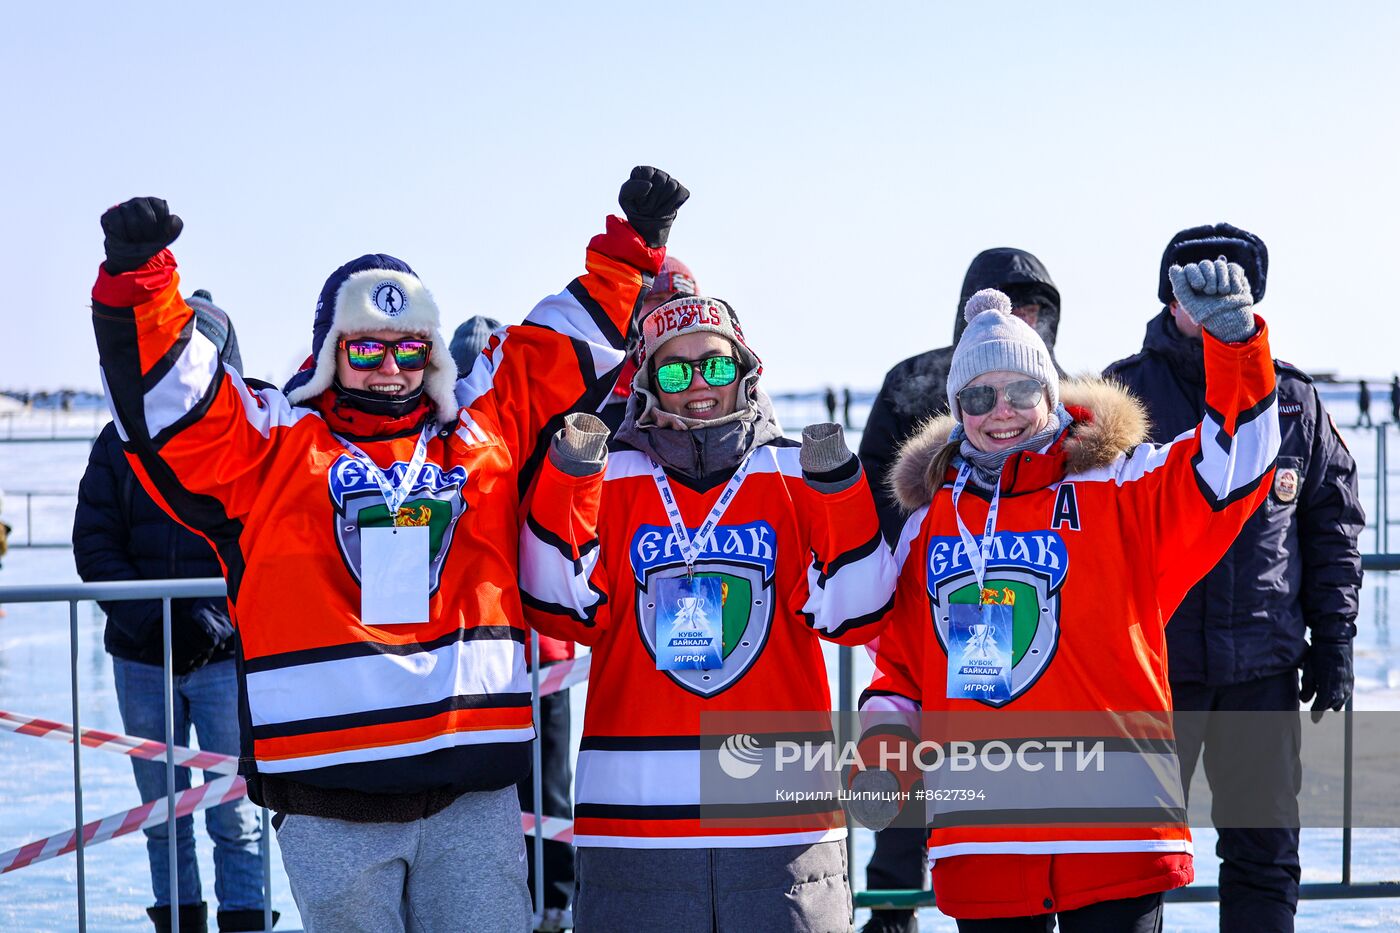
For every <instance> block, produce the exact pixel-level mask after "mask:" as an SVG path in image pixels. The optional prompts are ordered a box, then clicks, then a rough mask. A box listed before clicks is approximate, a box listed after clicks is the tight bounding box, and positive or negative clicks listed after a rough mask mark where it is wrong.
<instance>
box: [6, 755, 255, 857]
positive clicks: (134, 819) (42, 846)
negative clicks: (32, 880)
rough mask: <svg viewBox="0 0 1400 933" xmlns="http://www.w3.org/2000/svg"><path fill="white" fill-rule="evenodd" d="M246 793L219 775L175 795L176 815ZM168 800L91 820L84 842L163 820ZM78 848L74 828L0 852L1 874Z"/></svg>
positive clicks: (241, 782) (239, 782)
mask: <svg viewBox="0 0 1400 933" xmlns="http://www.w3.org/2000/svg"><path fill="white" fill-rule="evenodd" d="M247 795H248V785H247V783H246V782H244V780H243V779H242V778H241V777H221V778H219V779H218V780H217V781H210V782H209V783H208V784H201V785H199V786H198V787H191V788H189V789H188V790H183V791H181V792H180V793H178V794H176V795H175V815H176V816H177V817H179V816H187V815H188V814H191V813H195V812H197V811H199V810H207V809H208V808H210V807H217V806H219V805H220V804H225V803H230V802H232V801H234V800H238V799H240V798H242V797H246V796H247ZM168 803H169V800H168V799H167V798H165V797H160V798H158V799H156V800H152V801H151V802H150V803H143V804H141V806H139V807H133V808H132V809H130V810H127V811H126V812H125V813H114V814H113V815H111V816H106V817H103V818H102V819H100V820H94V821H93V822H91V823H88V824H86V825H85V826H83V845H84V846H92V845H96V844H97V843H99V842H106V841H107V840H108V839H115V838H117V837H118V836H125V835H127V834H128V833H134V832H136V831H137V830H140V829H146V828H148V827H151V826H155V825H157V824H159V823H164V822H165V821H166V819H167V818H168V817H167V810H168V808H167V806H166V805H167V804H168ZM77 847H78V834H77V833H76V832H74V831H73V830H71V829H69V830H65V831H64V832H61V833H58V834H56V835H53V836H50V837H48V838H47V839H39V840H36V841H34V842H30V843H27V844H25V845H22V846H20V847H19V848H17V849H11V850H10V851H8V852H4V853H0V875H3V874H4V873H5V872H7V871H14V870H15V869H17V868H24V867H25V866H26V865H33V864H34V863H35V862H42V861H44V860H45V859H51V858H54V857H55V856H59V855H64V854H66V853H68V852H72V851H73V850H74V849H76V848H77Z"/></svg>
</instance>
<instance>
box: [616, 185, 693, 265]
mask: <svg viewBox="0 0 1400 933" xmlns="http://www.w3.org/2000/svg"><path fill="white" fill-rule="evenodd" d="M689 197H690V192H689V191H687V190H686V187H685V185H683V184H681V183H680V182H678V181H676V180H675V179H674V178H672V177H671V176H670V175H667V174H666V173H665V172H663V171H661V169H659V168H652V167H651V166H650V165H639V166H637V167H636V168H634V169H632V177H631V178H629V179H627V180H626V181H624V182H623V183H622V190H621V191H619V192H618V193H617V203H618V206H619V207H621V208H622V213H624V214H626V215H627V222H628V223H629V224H631V225H632V229H634V230H636V231H637V232H638V233H640V234H641V235H642V239H643V240H645V241H646V244H647V246H650V247H652V248H653V249H654V248H656V247H659V246H665V245H666V238H667V237H668V236H669V235H670V233H671V224H672V222H673V221H675V219H676V211H677V210H679V209H680V206H681V205H682V204H684V203H685V202H686V200H687V199H688V198H689Z"/></svg>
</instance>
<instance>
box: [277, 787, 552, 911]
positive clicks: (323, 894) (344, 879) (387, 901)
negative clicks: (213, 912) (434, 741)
mask: <svg viewBox="0 0 1400 933" xmlns="http://www.w3.org/2000/svg"><path fill="white" fill-rule="evenodd" d="M277 842H278V845H279V846H280V847H281V849H282V864H283V865H284V866H285V867H286V869H287V880H288V882H290V884H291V888H292V897H293V898H295V899H296V902H297V910H299V911H301V920H302V923H303V924H305V926H306V933H359V931H363V933H390V931H395V933H396V931H407V933H439V931H449V930H453V931H457V930H471V931H473V933H477V931H480V933H529V930H530V927H531V921H530V894H529V891H528V889H527V888H526V886H525V846H524V838H523V836H522V835H521V833H520V803H519V801H518V800H517V799H516V795H515V788H514V787H513V786H512V787H507V788H504V789H502V790H493V791H481V792H477V793H469V794H463V795H462V796H461V797H459V798H457V800H455V801H453V803H452V806H450V807H448V808H447V809H446V810H443V811H442V812H440V813H435V814H433V815H432V816H430V817H428V818H427V819H422V820H415V821H414V822H412V823H349V822H346V821H344V820H332V819H327V818H325V817H319V816H303V815H301V814H296V813H294V814H290V815H288V816H287V818H286V819H285V820H283V821H282V827H281V829H279V830H278V831H277Z"/></svg>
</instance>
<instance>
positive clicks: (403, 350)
mask: <svg viewBox="0 0 1400 933" xmlns="http://www.w3.org/2000/svg"><path fill="white" fill-rule="evenodd" d="M336 346H337V347H339V348H340V349H342V350H344V351H345V360H346V362H348V363H349V364H350V368H351V369H355V370H359V371H360V372H369V371H371V370H375V369H378V368H379V367H381V366H383V365H384V358H385V357H386V356H388V355H389V354H390V353H392V354H394V365H396V366H398V368H399V369H402V370H403V371H404V372H406V373H413V372H417V371H418V370H420V369H422V368H423V367H425V366H427V365H428V358H429V357H430V356H431V355H432V352H433V342H432V341H431V340H424V339H423V338H421V337H406V338H404V339H403V340H371V339H370V338H368V337H359V338H356V339H354V340H346V339H344V338H342V339H341V340H340V341H339V342H338V343H337V344H336Z"/></svg>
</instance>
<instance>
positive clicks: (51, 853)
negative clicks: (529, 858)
mask: <svg viewBox="0 0 1400 933" xmlns="http://www.w3.org/2000/svg"><path fill="white" fill-rule="evenodd" d="M592 662H593V656H592V655H591V654H586V655H584V656H583V657H580V658H574V659H573V660H570V661H559V662H556V663H554V664H549V665H546V666H544V667H542V668H540V674H541V675H542V676H541V677H540V695H541V696H548V695H549V694H551V693H558V692H559V691H561V690H567V689H568V688H569V687H572V686H574V685H575V684H580V683H583V681H585V680H587V679H588V674H589V672H590V671H591V669H592ZM0 730H8V731H10V732H14V733H16V734H19V735H33V736H38V737H40V738H46V739H55V740H57V741H60V742H68V743H70V744H71V743H72V741H73V727H72V726H70V725H68V724H66V723H61V722H55V721H53V720H51V719H40V718H38V717H35V716H22V715H20V714H18V713H9V712H5V711H4V710H0ZM80 737H81V741H82V743H83V744H84V745H85V746H88V747H89V748H97V749H103V750H106V751H113V752H118V753H120V754H123V755H129V756H131V757H133V758H144V759H147V760H151V761H164V760H165V750H166V745H165V744H164V743H163V742H155V741H152V740H150V739H141V738H137V737H135V736H130V735H118V734H117V733H115V732H104V731H103V730H101V729H83V730H81V733H80ZM175 764H176V765H178V766H180V767H184V768H202V769H204V770H206V771H216V772H219V773H221V774H227V775H229V776H228V777H221V778H219V779H218V780H215V781H211V782H209V783H208V784H201V785H199V786H198V787H191V788H189V789H188V790H184V791H181V792H180V793H178V794H176V795H175V815H176V816H177V817H181V816H187V815H188V814H191V813H197V812H199V811H200V810H207V809H208V808H209V807H217V806H219V805H221V804H225V803H231V802H233V801H235V800H239V799H241V798H243V797H246V796H247V795H248V785H247V783H246V782H245V781H244V780H243V778H241V777H237V776H236V775H235V772H236V771H237V767H238V760H237V759H236V758H234V757H233V756H231V755H222V754H219V753H218V752H205V751H198V750H196V749H191V748H182V747H180V746H178V745H177V746H175ZM167 803H168V800H167V798H165V797H161V798H159V799H157V800H152V801H151V802H149V803H143V804H141V806H139V807H133V808H131V809H130V810H127V811H126V812H124V813H115V814H113V815H111V816H107V817H103V818H102V819H100V820H95V821H93V822H91V823H88V824H86V825H85V826H83V844H84V845H85V846H91V845H96V844H98V843H99V842H106V841H107V840H108V839H115V838H117V837H118V836H125V835H127V834H129V833H134V832H136V831H138V830H142V829H147V828H149V827H151V826H155V825H157V824H159V823H164V822H165V821H166V820H167V819H168V816H167V812H166V811H167V806H166V804H167ZM520 826H521V829H522V830H523V831H524V833H525V834H526V835H529V836H533V835H534V833H535V815H534V814H533V813H522V814H521V815H520ZM543 834H544V838H546V839H552V840H555V841H558V842H573V840H574V823H573V820H569V819H565V818H564V817H558V816H546V817H545V818H544V821H543ZM77 847H78V835H77V833H76V832H75V831H73V830H71V829H70V830H66V831H64V832H61V833H57V834H55V835H53V836H49V837H48V838H47V839H38V840H35V841H34V842H29V843H26V844H24V845H22V846H19V847H18V848H15V849H11V850H10V851H8V852H3V853H0V875H2V874H4V873H6V872H10V871H14V870H15V869H18V868H24V867H25V866H26V865H33V864H34V863H35V862H42V861H45V860H47V859H51V858H54V857H56V856H59V855H65V854H67V853H69V852H72V851H73V850H75V849H76V848H77Z"/></svg>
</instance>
